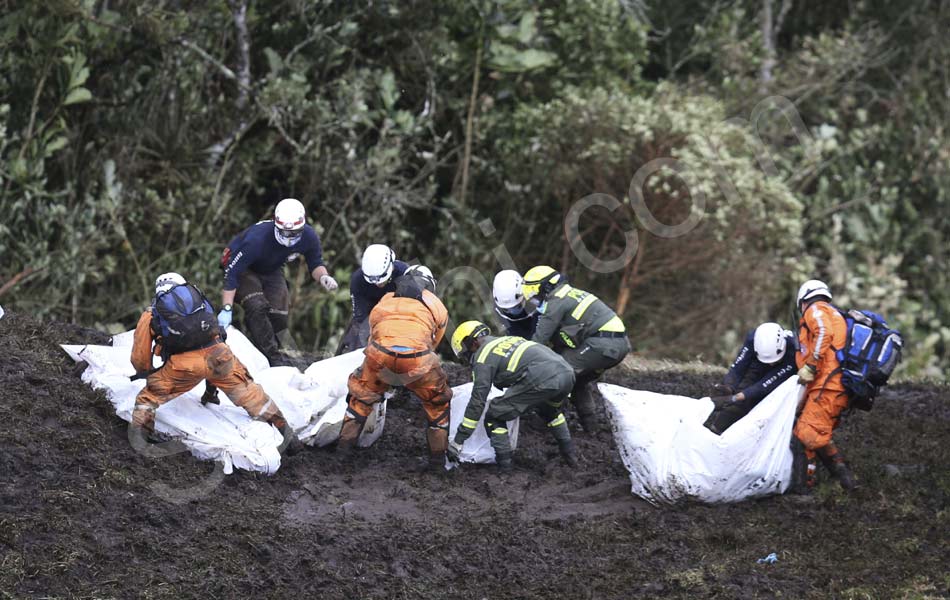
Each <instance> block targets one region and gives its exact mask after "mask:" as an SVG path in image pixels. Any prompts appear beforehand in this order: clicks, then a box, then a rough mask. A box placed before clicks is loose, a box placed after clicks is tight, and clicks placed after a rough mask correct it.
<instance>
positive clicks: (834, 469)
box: [818, 442, 858, 490]
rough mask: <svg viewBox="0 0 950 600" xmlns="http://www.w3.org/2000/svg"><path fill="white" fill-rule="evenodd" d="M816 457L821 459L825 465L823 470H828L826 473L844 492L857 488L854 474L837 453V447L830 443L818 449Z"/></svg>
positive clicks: (839, 453) (842, 457)
mask: <svg viewBox="0 0 950 600" xmlns="http://www.w3.org/2000/svg"><path fill="white" fill-rule="evenodd" d="M818 457H819V458H821V462H822V463H823V464H824V465H825V468H827V469H828V472H830V473H831V475H832V476H833V477H835V478H836V479H837V480H838V483H840V484H841V487H843V488H844V489H846V490H853V489H854V488H856V487H858V483H857V481H856V480H855V478H854V473H852V472H851V469H849V468H848V465H846V464H845V462H844V456H843V455H842V454H841V452H839V451H838V447H837V446H835V443H834V442H830V443H829V444H828V445H827V446H824V447H822V448H819V449H818Z"/></svg>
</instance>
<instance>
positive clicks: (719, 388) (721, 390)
mask: <svg viewBox="0 0 950 600" xmlns="http://www.w3.org/2000/svg"><path fill="white" fill-rule="evenodd" d="M712 391H713V393H712V394H710V395H711V396H726V395H729V396H731V395H733V394H735V393H736V391H735V390H734V389H732V388H731V387H729V386H728V385H726V384H725V383H717V384H715V385H713V386H712Z"/></svg>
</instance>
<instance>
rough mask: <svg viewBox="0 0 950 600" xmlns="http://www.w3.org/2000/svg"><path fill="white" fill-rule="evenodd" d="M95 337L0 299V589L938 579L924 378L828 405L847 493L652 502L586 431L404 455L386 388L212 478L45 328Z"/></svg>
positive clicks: (868, 583)
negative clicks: (377, 402) (281, 450)
mask: <svg viewBox="0 0 950 600" xmlns="http://www.w3.org/2000/svg"><path fill="white" fill-rule="evenodd" d="M105 339H106V338H105V336H103V335H101V334H98V333H96V332H94V331H88V330H82V329H78V328H71V327H68V326H62V325H54V326H51V325H44V324H39V323H36V322H34V321H30V320H28V319H25V318H23V317H20V316H18V315H10V314H8V316H7V317H5V318H4V319H3V320H0V597H2V596H8V597H17V598H19V597H49V596H55V597H97V598H102V597H117V598H128V597H149V598H180V597H196V596H199V595H200V596H202V597H219V598H222V597H223V598H234V597H267V598H287V597H298V598H310V597H320V598H340V599H342V598H491V599H497V598H572V599H573V598H703V597H706V598H773V597H785V598H829V597H836V598H945V597H950V575H948V573H950V570H948V568H947V559H946V557H947V555H948V552H950V533H948V532H950V505H948V499H950V399H948V390H947V388H945V387H944V388H934V387H924V386H901V387H894V388H892V389H891V390H889V391H888V393H887V395H886V396H885V397H884V398H883V399H881V400H880V402H879V406H878V407H877V408H876V409H875V410H874V411H873V412H872V413H867V414H865V413H861V414H854V415H851V417H850V418H848V419H847V421H846V422H845V423H844V425H843V426H842V429H841V430H840V434H839V435H838V439H839V443H840V446H841V448H842V449H843V451H844V452H846V454H847V456H848V457H849V458H851V459H852V461H853V464H854V467H855V470H856V472H857V474H858V476H859V477H860V478H861V479H862V481H863V482H864V487H863V488H862V489H861V490H859V491H858V492H856V493H855V494H853V495H851V496H845V495H844V494H843V493H842V492H841V491H840V490H839V489H838V487H837V486H836V485H834V484H833V483H830V482H824V483H822V485H821V486H820V488H819V490H818V492H817V494H816V495H815V496H813V497H811V498H808V499H806V500H802V499H801V498H796V497H791V496H787V497H777V498H769V499H765V500H761V501H757V502H747V503H743V504H739V505H732V506H718V507H707V506H700V505H689V506H685V507H681V508H677V509H657V508H653V507H651V506H650V505H648V504H646V503H644V502H641V501H639V500H637V499H636V498H634V497H633V496H631V495H630V493H629V487H628V480H627V477H626V473H625V471H624V469H623V466H622V465H621V464H620V462H619V459H618V458H617V456H616V453H615V451H614V448H613V441H612V439H611V437H610V435H609V434H608V433H601V434H598V435H596V436H593V437H591V436H586V437H585V436H583V434H579V435H578V440H579V443H580V448H581V451H582V453H583V457H582V463H583V464H582V468H581V469H580V470H578V471H577V472H569V471H568V470H566V469H565V468H564V467H563V466H561V465H560V464H559V462H558V461H557V459H556V451H555V448H554V446H553V444H552V443H550V442H549V440H548V439H547V438H546V437H545V434H544V433H543V432H538V431H535V430H533V429H532V428H530V427H527V428H526V431H525V433H524V436H523V438H522V442H521V448H520V449H519V452H518V453H517V455H516V456H517V458H516V463H517V467H518V468H517V470H516V473H515V474H513V475H512V476H510V477H509V478H506V479H501V478H499V477H498V476H496V475H495V474H494V473H493V471H492V469H491V468H475V467H472V468H466V469H463V470H462V471H461V472H458V473H455V474H454V475H452V476H449V477H446V478H437V477H434V476H431V475H425V474H417V473H415V472H414V471H413V469H414V467H415V466H416V465H417V463H418V461H419V460H420V459H421V457H422V455H423V452H424V450H423V448H424V442H423V430H422V418H421V416H420V412H419V409H418V407H415V406H413V405H411V404H410V403H408V402H406V401H403V402H400V403H396V405H395V406H393V408H392V411H391V413H390V420H389V421H388V422H387V429H386V432H385V434H384V436H383V438H382V439H381V440H380V443H378V444H377V446H376V447H374V448H372V449H370V450H368V451H365V452H363V453H361V454H360V455H359V456H357V457H356V459H355V460H353V461H352V462H349V463H343V462H341V461H340V460H338V458H337V457H336V456H335V455H334V454H333V453H332V452H329V451H322V450H308V451H307V452H304V453H303V454H301V455H297V456H294V457H291V458H289V459H287V460H286V462H285V465H284V466H283V467H282V468H281V470H280V472H279V473H278V474H277V475H276V476H274V477H269V478H268V477H264V476H259V475H253V474H248V473H243V472H239V473H237V474H235V475H232V476H229V477H226V478H221V477H219V476H218V475H217V474H216V473H215V472H214V467H213V465H211V464H209V463H202V462H198V461H196V460H194V459H193V458H191V457H190V456H189V455H187V454H185V455H182V454H178V455H173V456H168V457H162V458H150V457H148V456H143V455H141V454H139V453H137V452H136V451H135V450H133V449H132V448H131V447H130V444H129V442H128V439H127V436H126V428H125V424H124V423H123V422H122V421H120V420H119V419H118V418H117V417H115V416H114V414H113V413H112V410H111V406H110V405H109V404H108V403H107V402H106V400H105V399H104V397H102V395H101V394H98V393H96V392H93V391H91V390H90V389H88V388H87V387H86V386H85V385H83V384H82V383H81V382H80V381H79V380H78V378H77V376H76V374H75V373H74V366H73V364H72V363H71V361H70V360H69V359H68V357H66V355H65V354H64V353H62V352H61V350H60V349H59V346H58V345H59V344H60V343H78V342H97V343H102V342H103V341H104V340H105ZM461 376H463V375H462V374H460V373H458V372H455V377H456V378H459V377H461ZM612 380H613V381H614V382H618V383H623V384H625V385H628V386H631V387H636V388H641V389H650V390H656V391H662V392H681V393H685V394H698V393H700V392H701V391H702V390H703V389H704V386H705V383H706V382H704V381H703V380H702V378H701V377H698V376H696V375H686V374H670V373H642V372H638V373H636V374H630V375H624V374H614V375H613V376H612ZM222 479H223V481H221V480H222ZM189 496H195V497H197V499H196V500H193V501H184V502H181V503H178V504H176V503H172V502H169V501H167V500H165V499H163V497H164V498H168V497H170V498H172V499H173V500H176V501H181V500H182V499H183V498H187V497H189ZM771 552H776V553H777V555H778V558H779V560H778V562H777V563H776V564H771V565H764V564H757V563H756V559H758V558H760V557H763V556H765V555H767V554H769V553H771Z"/></svg>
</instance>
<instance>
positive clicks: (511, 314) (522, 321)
mask: <svg viewBox="0 0 950 600" xmlns="http://www.w3.org/2000/svg"><path fill="white" fill-rule="evenodd" d="M495 312H496V313H498V316H499V317H501V322H502V323H504V325H505V333H506V335H513V336H516V337H523V338H524V339H526V340H530V339H531V337H532V336H533V335H534V330H535V329H537V327H538V311H537V310H535V311H532V312H530V313H529V312H528V311H527V310H525V308H524V307H523V306H522V307H521V308H519V309H509V311H504V310H502V309H500V308H498V307H497V306H496V307H495Z"/></svg>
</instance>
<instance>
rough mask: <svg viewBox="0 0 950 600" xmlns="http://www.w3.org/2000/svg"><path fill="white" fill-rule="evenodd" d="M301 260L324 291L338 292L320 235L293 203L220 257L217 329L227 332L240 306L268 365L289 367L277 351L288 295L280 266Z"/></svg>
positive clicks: (285, 340)
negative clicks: (235, 306)
mask: <svg viewBox="0 0 950 600" xmlns="http://www.w3.org/2000/svg"><path fill="white" fill-rule="evenodd" d="M300 256H303V257H304V258H305V259H306V261H307V268H308V269H309V270H310V274H311V276H312V277H313V279H314V280H315V281H318V282H320V285H322V286H323V288H324V289H325V290H326V291H328V292H332V291H334V290H336V289H337V282H336V280H334V279H333V277H331V276H330V274H329V272H328V271H327V268H326V265H324V263H323V248H322V247H321V245H320V236H318V235H317V232H316V231H314V229H313V227H311V226H310V225H307V223H306V212H305V210H304V207H303V204H301V203H300V202H299V201H298V200H295V199H293V198H287V199H284V200H281V201H280V202H279V203H278V204H277V208H276V209H275V210H274V220H273V221H261V222H260V223H256V224H254V225H251V226H250V227H248V228H247V229H245V230H244V231H242V232H241V233H240V234H238V235H237V236H235V237H234V239H232V240H231V242H230V243H229V244H228V247H227V248H225V250H224V254H223V255H222V256H221V267H222V268H223V269H224V287H223V291H222V292H221V305H222V308H221V310H220V311H219V312H218V325H220V326H221V328H222V329H226V328H227V327H228V325H230V324H231V317H232V306H233V304H234V303H235V302H237V303H238V304H240V305H241V307H242V308H243V309H244V328H245V329H246V332H247V335H248V337H249V338H250V340H251V342H253V343H254V345H255V346H257V349H258V350H260V351H261V353H263V354H264V356H266V357H267V360H268V361H269V362H270V364H271V366H281V365H288V364H292V363H291V361H290V360H289V359H288V357H287V356H286V355H285V354H284V353H282V352H281V347H282V346H287V345H288V344H289V343H290V337H289V334H288V333H287V327H288V309H289V307H290V290H289V289H288V286H287V280H286V279H285V278H284V273H283V269H282V267H283V266H284V265H285V264H286V263H288V262H292V261H294V260H297V258H299V257H300Z"/></svg>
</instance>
